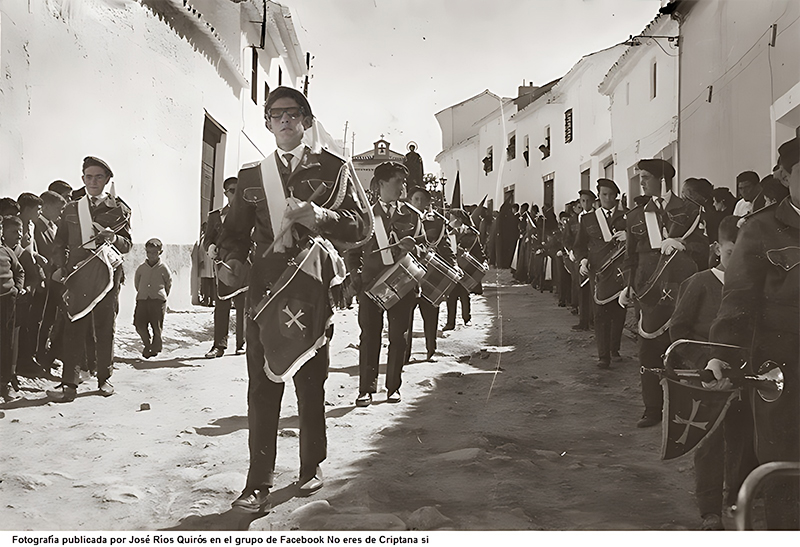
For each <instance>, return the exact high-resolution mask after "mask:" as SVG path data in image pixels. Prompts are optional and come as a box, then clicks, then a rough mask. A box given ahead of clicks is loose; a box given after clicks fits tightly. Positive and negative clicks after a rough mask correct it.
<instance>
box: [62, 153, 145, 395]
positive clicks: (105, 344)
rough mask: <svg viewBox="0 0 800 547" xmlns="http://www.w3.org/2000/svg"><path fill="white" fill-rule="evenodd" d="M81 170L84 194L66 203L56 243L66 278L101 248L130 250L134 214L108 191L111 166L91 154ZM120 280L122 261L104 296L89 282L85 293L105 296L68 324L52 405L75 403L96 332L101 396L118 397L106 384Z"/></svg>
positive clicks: (112, 348)
mask: <svg viewBox="0 0 800 547" xmlns="http://www.w3.org/2000/svg"><path fill="white" fill-rule="evenodd" d="M82 171H83V176H82V179H83V183H84V185H85V187H86V195H85V196H83V197H82V198H80V199H79V200H77V201H71V202H69V203H68V204H67V205H66V207H65V208H64V212H63V213H62V215H61V219H60V220H59V223H58V231H57V232H56V238H55V241H54V251H53V261H54V263H55V265H56V267H57V268H61V269H62V273H63V276H64V277H65V278H66V277H67V276H68V275H69V274H70V273H72V272H73V270H76V266H78V264H80V263H81V262H83V261H84V260H86V259H88V258H90V257H92V255H93V254H94V253H95V251H96V250H97V249H98V248H99V247H100V246H102V245H105V244H108V245H112V246H113V247H114V248H115V249H116V251H118V252H119V253H122V254H124V253H127V252H128V251H130V249H131V234H130V217H131V210H130V209H129V208H128V206H127V205H126V204H125V203H124V202H123V201H122V200H121V199H119V198H118V197H116V196H114V195H112V194H110V193H109V192H108V191H106V187H107V186H108V183H109V182H110V181H111V177H113V176H114V173H113V172H112V171H111V168H110V167H109V166H108V164H107V163H106V162H104V161H103V160H101V159H100V158H96V157H94V156H88V157H86V158H84V160H83V168H82ZM76 275H77V276H79V277H78V280H79V281H80V280H81V277H80V276H81V275H82V272H81V271H78V272H76ZM121 278H122V265H121V263H120V264H118V265H117V266H116V267H115V268H114V270H113V285H112V287H111V290H109V291H108V292H107V293H105V295H103V289H104V287H98V286H95V285H94V282H93V281H91V280H90V279H86V280H85V284H86V286H85V287H83V289H84V290H85V291H87V292H96V294H97V295H98V297H101V296H102V298H100V300H99V301H97V302H96V303H93V304H92V305H88V306H87V307H86V310H83V312H84V313H77V314H76V317H75V319H74V320H72V321H66V323H65V325H64V339H65V340H70V341H71V343H70V344H65V346H64V352H63V361H64V369H63V373H62V375H61V385H60V386H59V388H56V389H55V390H50V391H48V392H47V394H48V396H50V398H51V399H52V400H53V401H55V402H59V403H66V402H69V401H72V400H74V399H75V397H76V395H77V388H78V371H79V370H80V368H81V364H82V362H83V361H85V359H86V337H87V334H88V333H89V329H92V328H93V329H94V335H95V338H96V340H97V344H96V351H97V388H98V393H99V394H100V395H103V396H104V397H108V396H109V395H112V394H113V393H114V387H113V386H112V385H111V383H110V382H109V381H108V380H109V378H110V377H111V373H112V371H113V369H114V324H115V321H114V319H115V317H116V310H117V308H118V297H119V286H120V280H121ZM78 315H80V317H77V316H78Z"/></svg>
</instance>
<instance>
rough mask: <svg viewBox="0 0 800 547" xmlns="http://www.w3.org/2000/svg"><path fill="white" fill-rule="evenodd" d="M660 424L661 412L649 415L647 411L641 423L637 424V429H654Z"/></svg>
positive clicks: (640, 420)
mask: <svg viewBox="0 0 800 547" xmlns="http://www.w3.org/2000/svg"><path fill="white" fill-rule="evenodd" d="M660 423H661V413H660V412H659V413H657V414H656V413H654V412H653V413H648V412H647V411H645V413H644V414H643V415H642V417H641V418H640V419H639V421H638V422H636V427H653V426H654V425H658V424H660Z"/></svg>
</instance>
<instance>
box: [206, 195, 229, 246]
mask: <svg viewBox="0 0 800 547" xmlns="http://www.w3.org/2000/svg"><path fill="white" fill-rule="evenodd" d="M230 209H231V207H230V205H226V206H224V207H222V208H220V209H214V210H213V211H211V212H210V213H208V225H207V226H206V232H205V235H204V236H203V249H205V250H206V251H207V250H208V247H209V245H211V244H212V243H213V244H214V245H218V244H219V236H220V235H221V234H222V220H223V216H227V214H228V213H229V212H230Z"/></svg>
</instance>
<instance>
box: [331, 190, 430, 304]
mask: <svg viewBox="0 0 800 547" xmlns="http://www.w3.org/2000/svg"><path fill="white" fill-rule="evenodd" d="M372 214H373V216H374V217H375V223H376V224H377V223H378V222H381V221H382V219H386V212H385V211H384V210H383V205H382V204H381V202H380V200H378V201H376V202H375V203H374V204H373V205H372ZM386 220H387V222H386V223H385V226H386V235H387V236H388V238H389V244H392V243H395V242H397V241H399V240H401V239H403V238H404V237H405V236H411V237H417V236H419V235H421V233H422V222H421V220H420V218H419V215H418V214H417V213H416V212H415V211H414V210H413V209H411V208H410V207H409V206H408V205H406V204H405V203H404V202H402V201H398V202H397V208H396V209H395V211H394V214H393V215H392V216H391V218H389V219H386ZM379 248H380V247H379V245H378V239H377V237H376V236H375V234H374V233H373V234H372V237H371V238H370V239H369V241H367V242H366V243H365V244H364V245H362V246H361V247H358V248H356V249H352V250H350V251H348V253H347V255H346V257H345V263H346V264H347V271H349V272H355V271H360V272H361V282H362V284H363V286H364V287H365V288H366V287H368V286H369V284H370V283H371V282H372V281H373V280H374V279H375V278H377V277H378V276H379V275H380V274H381V273H382V272H383V270H384V269H385V268H388V267H389V266H385V265H384V264H383V259H382V257H381V254H382V253H380V252H377V253H376V252H373V251H375V250H376V249H379ZM390 250H391V252H392V259H393V260H394V262H397V261H398V260H399V259H400V258H402V257H403V254H404V253H403V251H402V250H401V249H400V247H399V246H395V247H392V248H391V249H390Z"/></svg>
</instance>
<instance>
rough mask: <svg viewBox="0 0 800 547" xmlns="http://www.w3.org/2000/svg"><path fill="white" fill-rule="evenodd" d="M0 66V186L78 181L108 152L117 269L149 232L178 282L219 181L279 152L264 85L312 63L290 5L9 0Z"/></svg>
mask: <svg viewBox="0 0 800 547" xmlns="http://www.w3.org/2000/svg"><path fill="white" fill-rule="evenodd" d="M0 67H2V71H3V74H4V77H3V78H0V194H2V195H7V196H12V197H16V196H17V195H19V194H20V193H22V192H25V191H28V192H34V193H36V194H39V193H41V192H43V191H44V190H46V189H47V186H48V184H49V183H50V182H52V181H53V180H55V179H62V180H66V181H67V182H69V183H70V184H71V185H72V186H73V187H75V188H78V187H81V186H82V182H81V179H80V176H81V170H80V169H81V161H82V158H83V157H85V156H87V155H95V156H98V157H101V158H103V159H104V160H106V161H107V162H108V163H109V164H110V165H111V166H112V168H113V170H114V174H115V177H114V181H115V185H116V192H117V194H118V195H119V196H120V197H122V198H123V199H124V200H125V201H126V202H127V203H128V205H129V206H130V207H131V209H132V215H133V216H132V225H133V237H134V243H135V244H138V245H137V247H136V249H135V251H134V252H132V255H131V257H130V258H129V259H127V260H126V266H125V267H126V269H129V268H130V269H132V268H135V266H136V262H138V261H140V259H141V257H140V256H139V255H140V254H141V255H143V251H142V250H141V249H140V248H139V247H140V246H141V244H142V243H143V242H144V241H146V240H147V239H149V238H151V237H158V238H160V239H161V240H162V241H164V242H165V244H166V249H167V250H166V252H165V257H166V259H167V261H168V263H169V265H170V267H171V268H172V269H173V270H174V271H175V272H176V273H177V279H176V287H181V286H185V287H188V286H189V284H190V283H189V281H190V279H191V277H192V275H191V272H190V269H189V268H188V264H190V263H191V261H190V260H189V256H188V255H189V252H190V250H191V247H192V244H194V243H195V242H196V241H197V240H198V238H199V234H200V227H201V224H202V222H203V221H204V220H205V218H206V216H207V214H208V212H209V211H210V210H212V209H214V208H217V207H220V206H221V205H222V204H223V199H222V181H223V180H224V179H225V178H226V177H229V176H234V175H236V173H237V171H238V169H239V167H240V166H241V165H242V164H244V163H247V162H251V161H256V160H260V159H262V158H264V157H265V156H266V155H267V154H269V153H271V152H272V151H273V150H274V147H275V145H274V138H273V137H272V135H271V134H269V132H268V131H267V129H266V127H265V125H264V112H263V103H264V98H265V96H266V94H267V93H268V91H269V89H270V88H274V87H276V86H278V85H281V84H282V85H288V86H292V87H296V88H299V89H303V85H304V84H305V83H306V75H307V68H306V61H305V53H304V52H303V51H302V49H301V48H300V45H299V42H298V40H297V36H296V33H295V30H294V27H293V24H292V19H291V14H290V12H289V10H288V8H286V7H284V6H281V5H280V4H277V3H274V2H266V3H265V2H263V1H261V0H241V1H238V2H234V1H218V0H191V1H190V2H189V1H185V0H138V1H133V0H86V1H84V2H75V1H72V0H30V1H29V2H17V1H13V0H12V1H4V2H2V4H0ZM131 277H132V272H131ZM183 282H185V284H184V283H183ZM129 286H130V284H129V285H128V288H129ZM185 292H186V294H175V295H171V296H170V306H171V307H173V308H174V307H184V306H185V305H188V303H189V301H190V298H191V295H190V294H189V291H188V290H186V291H185ZM176 293H178V291H176ZM124 297H125V295H124V294H123V298H122V299H121V301H127V300H126V298H124Z"/></svg>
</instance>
